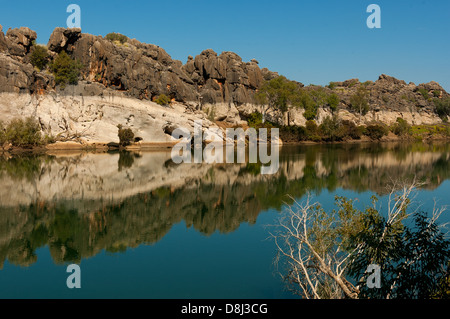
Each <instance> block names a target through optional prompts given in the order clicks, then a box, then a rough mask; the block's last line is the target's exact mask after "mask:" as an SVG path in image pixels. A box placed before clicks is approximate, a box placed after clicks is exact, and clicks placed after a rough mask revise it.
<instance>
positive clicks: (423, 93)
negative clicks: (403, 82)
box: [417, 88, 429, 100]
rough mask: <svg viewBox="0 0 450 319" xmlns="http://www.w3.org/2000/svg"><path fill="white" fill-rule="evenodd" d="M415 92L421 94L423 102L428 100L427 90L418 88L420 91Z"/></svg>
mask: <svg viewBox="0 0 450 319" xmlns="http://www.w3.org/2000/svg"><path fill="white" fill-rule="evenodd" d="M417 91H418V92H419V93H420V94H422V96H423V98H424V99H425V100H428V99H429V95H428V90H427V89H424V88H420V89H418V90H417Z"/></svg>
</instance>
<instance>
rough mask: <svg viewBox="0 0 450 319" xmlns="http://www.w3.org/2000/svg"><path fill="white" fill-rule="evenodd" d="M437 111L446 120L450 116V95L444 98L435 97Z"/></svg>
mask: <svg viewBox="0 0 450 319" xmlns="http://www.w3.org/2000/svg"><path fill="white" fill-rule="evenodd" d="M434 106H435V112H436V114H437V115H439V117H440V118H441V119H442V120H444V121H446V120H447V117H448V116H450V97H446V98H444V99H434Z"/></svg>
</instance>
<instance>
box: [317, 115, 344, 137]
mask: <svg viewBox="0 0 450 319" xmlns="http://www.w3.org/2000/svg"><path fill="white" fill-rule="evenodd" d="M319 129H320V132H321V133H322V136H323V138H324V139H325V140H326V141H331V142H334V141H340V140H342V139H343V138H344V133H345V132H344V130H343V126H342V125H341V121H340V120H339V118H338V117H337V116H333V117H330V116H327V117H326V118H325V119H324V120H323V122H322V124H321V125H320V126H319Z"/></svg>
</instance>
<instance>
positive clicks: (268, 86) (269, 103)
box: [255, 76, 300, 122]
mask: <svg viewBox="0 0 450 319" xmlns="http://www.w3.org/2000/svg"><path fill="white" fill-rule="evenodd" d="M299 96H300V86H299V85H298V83H296V82H294V81H290V80H288V79H287V78H286V77H284V76H279V77H277V78H274V79H272V80H270V81H266V82H264V84H263V85H262V86H261V88H260V89H259V91H258V93H256V95H255V98H256V100H257V102H258V103H259V104H261V105H263V106H266V108H265V109H264V110H263V122H264V116H265V112H267V111H268V110H269V109H272V110H280V111H281V112H286V111H287V110H288V108H289V107H290V106H292V105H295V104H298V100H299Z"/></svg>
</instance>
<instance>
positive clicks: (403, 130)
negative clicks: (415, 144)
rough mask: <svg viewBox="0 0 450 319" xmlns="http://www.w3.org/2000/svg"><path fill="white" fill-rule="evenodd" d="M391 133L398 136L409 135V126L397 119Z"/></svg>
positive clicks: (402, 120)
mask: <svg viewBox="0 0 450 319" xmlns="http://www.w3.org/2000/svg"><path fill="white" fill-rule="evenodd" d="M392 132H393V133H394V134H395V135H398V136H402V135H409V134H410V133H411V125H409V124H408V122H406V121H405V120H404V119H402V118H401V117H399V118H398V119H397V122H396V123H395V125H394V127H393V128H392Z"/></svg>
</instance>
